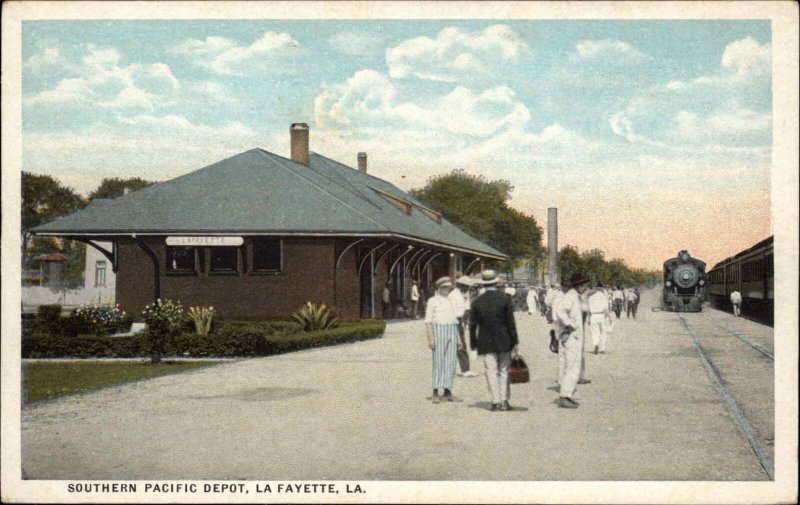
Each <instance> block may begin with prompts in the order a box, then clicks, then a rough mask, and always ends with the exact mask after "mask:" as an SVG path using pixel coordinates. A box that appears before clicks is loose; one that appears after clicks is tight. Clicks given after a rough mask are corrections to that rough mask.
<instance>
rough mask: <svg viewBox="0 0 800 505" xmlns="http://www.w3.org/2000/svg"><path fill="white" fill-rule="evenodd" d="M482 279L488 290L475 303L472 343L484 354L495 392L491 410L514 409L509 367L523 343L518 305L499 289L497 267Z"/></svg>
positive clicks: (489, 382)
mask: <svg viewBox="0 0 800 505" xmlns="http://www.w3.org/2000/svg"><path fill="white" fill-rule="evenodd" d="M481 279H482V282H483V284H484V286H486V292H485V293H484V294H482V295H481V296H479V297H478V298H477V299H476V300H475V301H474V302H473V304H472V309H471V314H470V322H469V339H470V344H471V345H472V347H476V348H477V349H478V354H479V355H481V356H483V363H484V366H485V368H486V382H487V384H488V386H489V391H490V392H491V394H492V405H491V408H490V410H492V411H496V410H503V411H506V410H511V405H509V403H508V400H509V396H510V394H511V388H510V387H509V382H508V369H509V367H510V366H511V354H512V352H513V353H516V352H517V350H518V346H519V336H518V335H517V325H516V323H515V321H514V305H513V302H512V301H511V297H510V296H508V295H507V294H506V293H503V292H502V291H499V290H498V289H497V283H498V281H499V279H498V278H497V274H496V273H495V272H494V271H493V270H486V271H484V272H483V274H482V276H481Z"/></svg>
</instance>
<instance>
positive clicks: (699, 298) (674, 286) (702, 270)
mask: <svg viewBox="0 0 800 505" xmlns="http://www.w3.org/2000/svg"><path fill="white" fill-rule="evenodd" d="M707 293H708V280H707V279H706V264H705V263H704V262H703V261H700V260H699V259H696V258H692V257H691V256H689V253H688V252H687V251H685V250H684V251H681V252H679V253H678V256H677V257H676V258H670V259H668V260H667V261H665V262H664V297H663V299H662V309H663V310H668V311H672V312H700V311H702V310H703V302H704V301H706V295H707Z"/></svg>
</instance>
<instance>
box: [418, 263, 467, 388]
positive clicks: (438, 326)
mask: <svg viewBox="0 0 800 505" xmlns="http://www.w3.org/2000/svg"><path fill="white" fill-rule="evenodd" d="M435 286H436V294H435V295H434V296H433V297H432V298H431V299H430V300H428V305H427V307H426V308H425V331H426V334H427V337H428V347H429V348H430V350H431V351H432V356H433V398H432V399H433V403H439V402H440V401H442V400H445V401H451V402H452V401H458V399H457V398H456V397H455V396H453V394H452V390H453V378H454V376H455V374H456V361H457V356H456V353H457V351H458V349H459V348H460V347H461V343H460V342H459V339H460V337H459V332H458V314H457V313H456V310H457V309H456V308H454V307H453V303H452V301H451V300H450V299H449V298H448V296H447V295H448V294H450V290H451V289H453V281H451V280H450V277H440V278H439V279H438V280H437V281H436V283H435ZM440 389H441V390H443V395H442V396H441V397H440V396H439V390H440Z"/></svg>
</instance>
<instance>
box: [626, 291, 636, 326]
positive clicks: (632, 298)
mask: <svg viewBox="0 0 800 505" xmlns="http://www.w3.org/2000/svg"><path fill="white" fill-rule="evenodd" d="M626 302H627V305H626V306H625V309H626V310H625V317H627V318H630V317H631V314H633V318H634V319H636V306H637V305H638V303H639V295H637V294H636V291H634V290H633V289H629V290H628V294H627V295H626Z"/></svg>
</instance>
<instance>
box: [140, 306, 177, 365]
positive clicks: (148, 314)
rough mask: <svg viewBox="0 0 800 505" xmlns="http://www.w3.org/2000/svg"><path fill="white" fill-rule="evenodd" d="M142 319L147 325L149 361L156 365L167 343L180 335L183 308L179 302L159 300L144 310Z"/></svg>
mask: <svg viewBox="0 0 800 505" xmlns="http://www.w3.org/2000/svg"><path fill="white" fill-rule="evenodd" d="M142 317H143V318H144V322H145V323H146V324H147V331H146V332H145V335H146V336H147V341H148V344H149V351H150V359H151V361H152V362H153V363H158V362H159V361H161V356H162V355H163V354H164V352H165V351H166V348H167V345H168V344H169V341H170V340H171V339H172V338H173V337H174V336H175V335H177V334H178V333H180V330H181V326H183V322H184V319H183V306H182V305H181V302H175V301H172V300H169V299H164V300H162V299H161V298H159V299H157V300H156V301H155V302H154V303H152V304H150V305H148V306H146V307H145V308H144V310H143V311H142Z"/></svg>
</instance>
